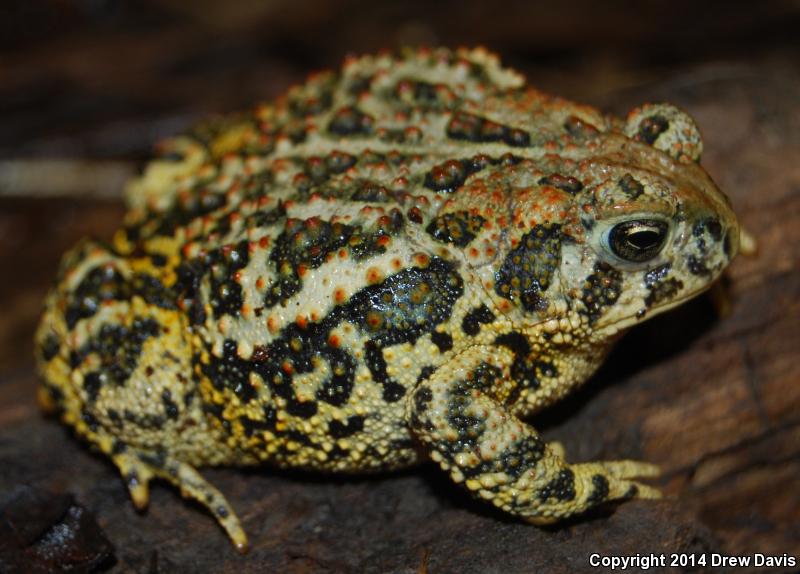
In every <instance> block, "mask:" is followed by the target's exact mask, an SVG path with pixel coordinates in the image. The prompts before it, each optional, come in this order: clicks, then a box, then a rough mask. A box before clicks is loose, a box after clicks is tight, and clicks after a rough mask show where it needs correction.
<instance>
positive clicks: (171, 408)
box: [161, 389, 180, 420]
mask: <svg viewBox="0 0 800 574" xmlns="http://www.w3.org/2000/svg"><path fill="white" fill-rule="evenodd" d="M161 402H162V403H164V411H165V412H166V413H167V418H170V419H172V420H175V419H177V418H178V414H179V413H180V411H179V410H178V405H177V404H175V401H173V400H172V393H171V392H170V390H169V389H164V392H163V393H161Z"/></svg>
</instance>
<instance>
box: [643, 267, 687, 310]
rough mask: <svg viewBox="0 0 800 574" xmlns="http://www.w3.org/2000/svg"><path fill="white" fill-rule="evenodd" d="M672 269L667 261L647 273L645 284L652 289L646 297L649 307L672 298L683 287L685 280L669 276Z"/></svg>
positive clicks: (645, 301) (645, 300)
mask: <svg viewBox="0 0 800 574" xmlns="http://www.w3.org/2000/svg"><path fill="white" fill-rule="evenodd" d="M670 270H671V266H670V264H669V263H665V264H664V265H661V266H659V267H656V268H655V269H651V270H650V271H648V272H647V273H645V275H644V284H645V285H646V286H647V288H648V289H649V290H650V293H648V295H647V297H645V299H644V303H645V305H646V306H647V308H648V309H649V308H650V307H652V306H653V305H656V304H658V303H661V302H663V301H667V300H669V299H672V298H673V297H674V296H675V295H676V294H677V293H678V291H680V290H681V289H683V282H682V281H681V280H680V279H676V278H674V277H670V276H669V272H670Z"/></svg>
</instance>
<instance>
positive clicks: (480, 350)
mask: <svg viewBox="0 0 800 574" xmlns="http://www.w3.org/2000/svg"><path fill="white" fill-rule="evenodd" d="M509 363H510V357H506V356H505V355H504V353H502V352H500V353H498V351H497V348H489V347H477V348H474V349H470V350H469V351H467V352H465V353H463V354H461V355H459V356H458V357H456V358H455V359H454V360H453V361H452V362H451V363H449V364H446V365H444V366H443V367H441V368H440V369H439V370H437V372H436V373H434V374H433V375H432V376H431V377H430V378H429V379H427V380H426V381H423V382H422V383H421V384H420V386H419V387H418V388H417V389H416V390H415V392H414V393H413V394H412V395H411V397H410V399H409V404H408V409H409V417H408V418H409V422H410V425H411V428H412V430H413V431H414V432H415V434H416V435H417V436H418V437H419V438H420V439H421V441H422V442H423V443H424V444H425V445H426V446H427V447H428V448H429V449H430V452H431V458H433V460H434V461H436V462H437V463H439V465H440V466H441V467H442V468H443V469H444V470H446V471H448V472H449V473H450V476H451V478H452V479H453V480H454V481H455V482H458V483H464V484H465V485H466V487H467V488H468V489H469V491H470V492H471V493H472V494H473V495H474V496H476V497H479V498H482V499H486V500H490V501H491V502H492V503H493V504H494V505H495V506H497V507H499V508H501V509H502V510H504V511H506V512H509V513H511V514H514V515H517V516H520V517H522V518H524V519H526V520H528V521H530V522H533V523H536V524H546V523H550V522H555V521H557V520H559V519H561V518H566V517H568V516H572V515H574V514H578V513H580V512H583V511H584V510H587V509H589V508H591V507H593V506H596V505H598V504H600V503H602V502H605V501H609V500H619V499H626V498H658V497H659V496H660V494H659V492H658V491H657V490H656V489H654V488H653V487H651V486H648V485H646V484H642V483H640V482H638V481H637V480H635V479H637V478H641V477H651V476H655V475H657V474H658V468H657V467H655V466H654V465H651V464H646V463H640V462H634V461H614V462H589V463H579V464H568V463H567V462H566V461H565V460H564V458H563V456H562V452H561V451H560V449H558V448H557V447H555V448H554V447H552V446H549V445H547V444H545V442H544V441H543V440H542V439H541V437H540V436H539V434H538V433H537V432H536V430H534V429H533V428H532V427H531V426H530V425H528V424H526V423H524V422H522V421H521V420H519V419H518V418H517V417H515V416H514V415H513V414H512V413H511V412H510V411H509V410H508V409H507V408H506V407H505V406H504V405H503V403H502V398H503V397H505V396H508V394H509V388H510V387H511V386H513V381H511V380H510V378H509V371H508V366H507V365H508V364H509Z"/></svg>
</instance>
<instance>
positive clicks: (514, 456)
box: [461, 436, 545, 480]
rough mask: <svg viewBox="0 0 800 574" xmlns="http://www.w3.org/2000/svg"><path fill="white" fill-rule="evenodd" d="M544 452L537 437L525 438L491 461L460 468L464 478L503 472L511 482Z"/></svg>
mask: <svg viewBox="0 0 800 574" xmlns="http://www.w3.org/2000/svg"><path fill="white" fill-rule="evenodd" d="M544 450H545V445H544V442H543V441H542V440H540V439H539V438H538V437H533V436H526V437H524V438H522V439H520V440H518V441H516V442H513V443H511V444H510V445H509V446H508V447H507V448H505V449H504V450H502V451H501V452H500V453H498V454H497V456H495V457H494V458H493V459H491V460H487V461H483V462H481V463H480V464H478V465H476V466H473V467H470V468H462V469H461V471H462V473H463V474H464V476H465V478H472V477H475V476H480V475H483V474H487V473H493V472H504V473H505V474H506V475H508V476H509V478H511V480H516V479H518V478H519V477H520V476H522V474H523V473H524V472H525V471H526V470H528V469H530V468H531V467H533V466H534V465H535V464H536V463H537V462H539V460H541V458H542V456H543V455H544Z"/></svg>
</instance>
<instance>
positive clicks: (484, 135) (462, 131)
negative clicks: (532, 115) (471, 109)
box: [447, 112, 531, 147]
mask: <svg viewBox="0 0 800 574" xmlns="http://www.w3.org/2000/svg"><path fill="white" fill-rule="evenodd" d="M447 136H448V137H450V138H452V139H456V140H466V141H470V142H503V143H505V144H506V145H509V146H513V147H526V146H528V145H530V143H531V136H530V134H529V133H528V132H526V131H525V130H522V129H519V128H512V127H509V126H504V125H501V124H498V123H496V122H493V121H491V120H488V119H486V118H482V117H480V116H476V115H474V114H469V113H466V112H456V113H455V114H453V117H452V118H451V119H450V122H449V123H448V124H447Z"/></svg>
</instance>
